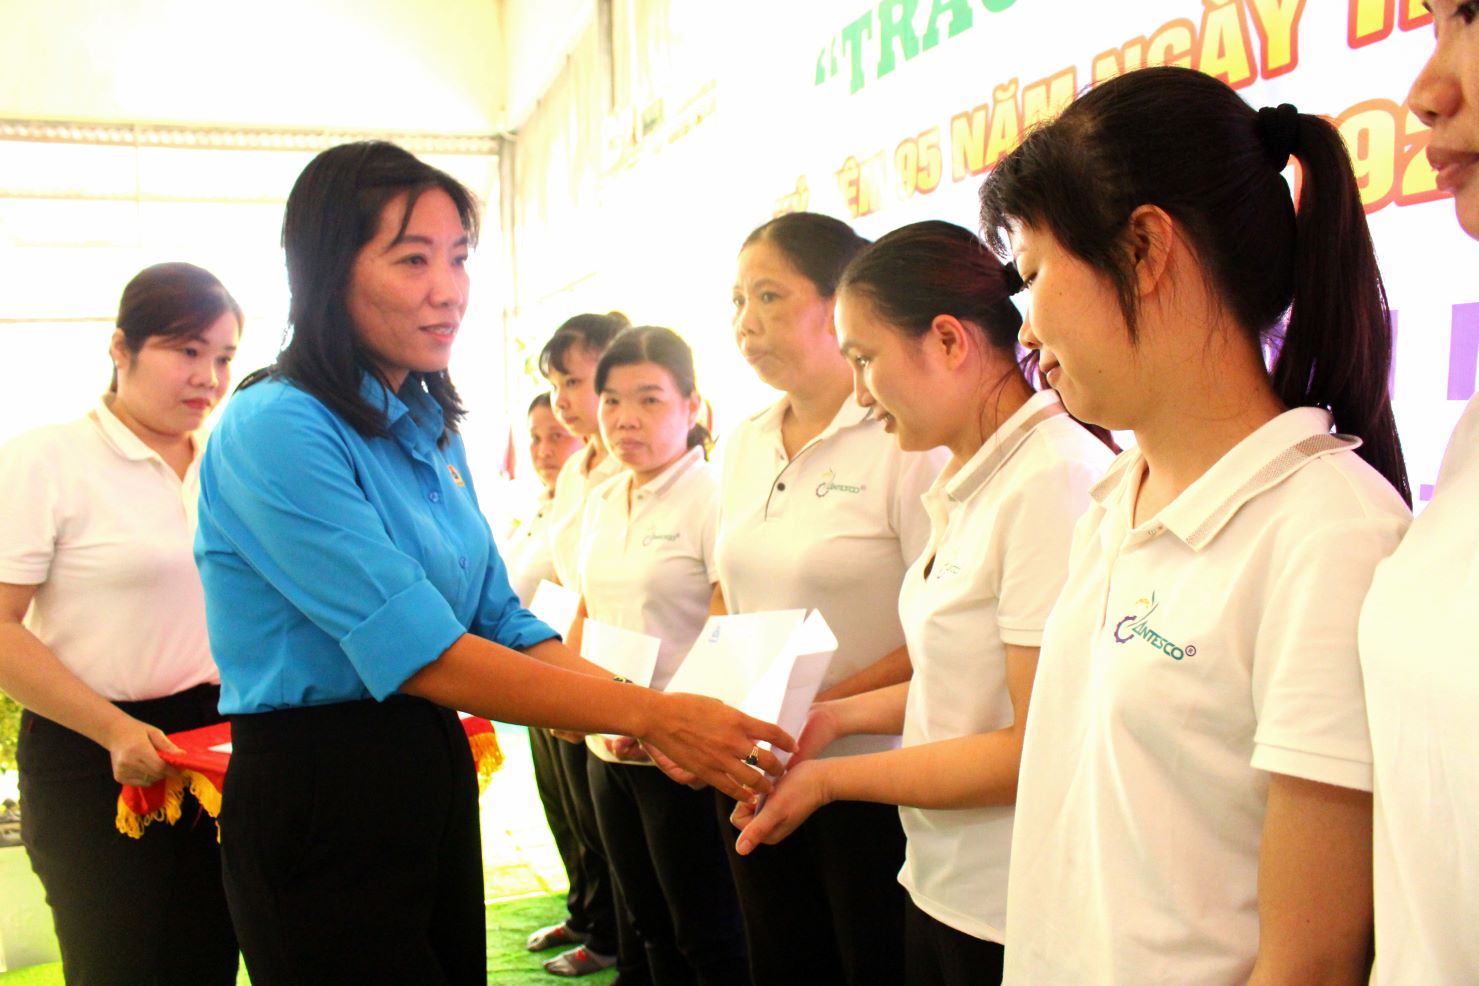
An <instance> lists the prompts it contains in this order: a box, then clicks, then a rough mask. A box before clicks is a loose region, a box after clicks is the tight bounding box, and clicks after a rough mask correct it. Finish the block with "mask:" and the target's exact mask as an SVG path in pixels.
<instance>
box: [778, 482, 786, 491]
mask: <svg viewBox="0 0 1479 986" xmlns="http://www.w3.org/2000/svg"><path fill="white" fill-rule="evenodd" d="M775 488H776V489H778V490H780V491H782V492H785V489H786V484H785V483H776V484H775Z"/></svg>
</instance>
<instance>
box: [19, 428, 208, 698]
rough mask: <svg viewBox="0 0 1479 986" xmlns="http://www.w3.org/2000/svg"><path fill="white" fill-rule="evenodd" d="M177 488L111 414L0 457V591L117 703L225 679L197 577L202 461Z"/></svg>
mask: <svg viewBox="0 0 1479 986" xmlns="http://www.w3.org/2000/svg"><path fill="white" fill-rule="evenodd" d="M204 444H205V443H204V441H203V440H201V439H199V438H197V440H196V444H195V449H196V459H195V461H194V462H192V463H191V464H190V467H189V469H188V470H187V471H186V473H185V477H184V479H183V480H182V479H181V478H180V477H179V476H177V475H176V474H175V472H174V470H173V469H171V468H170V467H169V466H168V465H166V464H165V462H164V460H163V459H161V458H160V457H159V454H158V453H156V452H155V451H154V450H153V449H151V448H149V447H148V446H147V445H145V444H144V443H143V441H141V440H140V439H139V437H138V436H137V435H135V434H134V433H133V432H131V431H129V430H128V427H127V426H126V425H125V424H124V423H123V422H122V421H119V420H118V418H117V417H115V416H114V414H113V412H112V411H110V410H109V409H108V406H107V405H106V404H105V403H102V402H99V404H98V406H97V407H96V408H94V409H93V410H92V411H90V412H89V413H88V414H87V415H86V416H85V417H83V418H80V419H78V420H76V421H70V422H67V423H65V424H59V425H51V426H48V427H44V428H39V429H37V430H35V431H32V432H28V433H27V434H24V435H21V436H19V437H18V438H15V439H13V440H11V441H10V442H8V443H6V444H5V445H4V446H0V518H4V519H3V521H0V582H9V583H12V584H14V585H34V586H38V587H39V588H37V590H36V595H35V597H34V598H33V599H32V601H31V607H30V610H29V611H28V612H27V614H26V621H25V624H26V627H27V628H28V629H30V631H31V632H32V633H34V634H35V635H36V637H37V638H38V639H40V641H41V642H42V643H43V644H45V645H46V646H47V647H48V648H50V649H51V652H52V653H53V654H55V655H56V656H57V658H58V659H59V660H60V661H61V662H62V663H63V664H64V665H66V666H67V668H68V669H69V670H71V671H72V672H73V673H74V674H76V675H77V677H79V678H81V679H82V681H83V682H84V683H86V685H87V686H88V687H89V688H91V689H92V690H93V691H95V692H97V693H98V694H99V695H101V696H103V697H104V698H106V699H109V700H110V701H130V700H137V699H149V698H159V697H161V696H164V695H172V694H174V693H176V692H180V691H184V690H185V689H187V688H193V687H194V686H196V685H199V684H202V683H204V682H214V681H219V680H220V676H219V675H218V674H217V672H216V666H215V664H214V663H212V661H211V653H210V643H209V641H208V639H207V637H206V629H205V595H204V593H203V592H202V590H201V587H200V574H199V572H197V571H196V568H195V557H194V555H193V553H192V552H193V546H194V541H195V506H196V499H197V497H198V496H199V492H200V480H199V472H198V468H199V464H200V459H199V455H200V450H201V449H202V448H203V447H204Z"/></svg>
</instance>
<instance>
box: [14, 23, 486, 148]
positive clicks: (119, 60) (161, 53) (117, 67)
mask: <svg viewBox="0 0 1479 986" xmlns="http://www.w3.org/2000/svg"><path fill="white" fill-rule="evenodd" d="M0 25H3V28H0V117H7V116H8V117H20V118H30V119H64V120H89V121H103V120H106V121H114V120H127V121H150V122H171V123H212V124H237V125H261V126H280V127H291V126H297V127H347V128H365V129H375V130H391V129H403V130H409V131H415V132H428V131H442V132H462V133H492V132H495V131H496V130H498V129H499V125H500V122H501V109H502V106H503V103H504V94H503V64H504V63H503V59H502V58H501V57H500V48H501V46H502V44H501V40H500V38H501V30H500V17H499V9H498V0H433V2H428V3H404V2H399V0H252V2H245V0H41V2H37V0H0Z"/></svg>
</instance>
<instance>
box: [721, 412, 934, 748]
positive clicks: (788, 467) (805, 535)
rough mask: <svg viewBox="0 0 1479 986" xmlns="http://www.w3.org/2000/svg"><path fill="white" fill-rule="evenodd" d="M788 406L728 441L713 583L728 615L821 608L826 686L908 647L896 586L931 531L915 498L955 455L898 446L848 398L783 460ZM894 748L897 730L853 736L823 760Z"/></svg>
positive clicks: (759, 417) (748, 423)
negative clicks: (826, 634)
mask: <svg viewBox="0 0 1479 986" xmlns="http://www.w3.org/2000/svg"><path fill="white" fill-rule="evenodd" d="M788 404H789V398H782V399H781V401H780V402H779V403H777V404H775V405H773V406H772V407H770V408H767V409H766V410H764V411H761V412H760V413H759V414H756V415H753V416H751V417H750V418H748V419H746V420H744V421H742V422H740V424H739V426H738V427H736V428H735V430H734V431H733V432H732V433H731V434H730V435H729V437H728V438H726V439H725V440H724V458H723V465H724V481H723V483H722V485H721V491H722V495H721V500H720V508H719V545H718V558H719V584H720V586H721V587H722V588H723V590H724V601H725V604H726V606H727V607H728V609H729V612H731V613H754V612H761V611H764V610H776V609H802V608H805V609H818V610H821V613H822V616H823V618H824V619H826V621H827V625H828V626H830V627H831V628H832V631H833V632H834V633H835V634H836V635H837V653H836V654H835V655H834V656H833V658H832V663H831V665H830V666H829V667H828V669H827V676H826V678H825V679H824V680H823V682H822V688H823V689H825V688H828V687H830V686H832V685H834V684H836V683H837V682H838V681H841V680H842V679H844V678H847V677H849V676H851V675H852V674H854V673H856V672H858V671H860V670H862V669H863V668H865V667H867V666H868V665H870V664H872V663H874V662H875V661H877V660H878V659H879V658H881V657H883V656H884V655H885V654H887V653H889V652H890V651H892V650H894V649H895V648H897V647H898V646H899V645H900V644H902V643H903V642H904V629H903V627H902V626H901V625H900V624H899V608H898V600H899V584H900V582H901V581H902V580H903V577H904V570H905V569H906V568H908V567H909V563H910V562H912V561H913V560H914V559H915V558H917V557H918V556H919V553H920V551H921V550H923V548H924V545H925V542H926V541H927V540H928V538H929V518H928V516H926V514H925V512H924V506H923V504H921V503H920V499H919V498H920V496H921V495H922V494H923V493H924V491H925V490H926V489H928V488H929V485H930V483H931V482H932V481H933V480H934V478H935V477H936V476H937V475H939V473H940V470H941V469H942V468H943V467H944V465H945V463H946V462H947V461H948V460H949V458H950V455H949V453H948V452H947V451H946V450H945V449H934V450H932V451H930V452H902V451H900V450H899V446H898V443H897V442H896V441H894V437H893V436H892V435H890V434H888V433H887V432H886V431H884V430H883V423H882V422H881V421H879V420H878V419H877V418H875V417H874V416H873V413H872V410H871V409H867V408H863V407H861V406H860V405H859V404H858V403H857V401H856V400H855V399H854V398H852V397H848V399H847V401H846V402H845V403H843V405H842V408H841V409H840V410H839V411H838V412H837V414H836V416H835V417H834V418H833V419H832V423H831V424H829V425H828V426H827V427H826V428H825V429H824V430H823V431H822V433H821V434H820V435H818V436H817V437H816V438H814V439H812V441H811V442H810V443H809V444H808V445H807V446H806V447H805V448H803V449H801V450H800V451H799V452H797V453H796V456H795V457H794V458H792V459H790V460H787V458H786V451H785V447H784V445H783V444H782V442H781V419H782V418H783V417H784V415H785V411H786V407H787V406H788ZM897 745H898V738H897V737H894V736H848V737H844V738H843V739H841V740H838V741H837V742H836V743H833V744H832V745H831V746H829V747H828V748H827V750H826V755H827V756H839V755H842V754H851V753H872V752H874V751H877V750H887V749H892V748H894V747H896V746H897Z"/></svg>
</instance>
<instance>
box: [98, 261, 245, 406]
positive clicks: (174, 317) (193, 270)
mask: <svg viewBox="0 0 1479 986" xmlns="http://www.w3.org/2000/svg"><path fill="white" fill-rule="evenodd" d="M227 312H230V313H231V314H232V315H233V316H235V318H236V328H237V331H240V330H241V325H242V314H241V306H240V305H239V304H237V303H236V299H235V298H233V297H231V293H230V292H229V291H227V290H226V286H225V285H224V284H222V283H221V282H220V280H218V279H217V278H216V275H214V274H212V273H211V272H210V271H208V270H205V269H203V268H201V267H196V266H195V265H194V264H186V263H180V262H175V263H166V264H155V265H153V266H152V267H145V268H144V269H143V270H141V271H139V272H138V273H137V274H135V275H134V276H133V278H132V279H131V280H130V281H129V282H128V284H127V285H125V286H124V288H123V296H122V297H121V298H119V299H118V319H117V321H116V322H115V323H114V324H115V325H116V326H117V327H118V330H119V331H120V332H122V333H123V348H124V349H125V350H126V351H127V352H128V353H129V355H130V356H137V355H138V354H139V350H141V349H143V348H144V343H145V342H147V341H148V340H149V339H151V338H153V337H154V336H162V337H164V338H168V339H181V338H186V337H188V336H192V335H195V334H196V333H197V332H204V331H205V330H206V329H208V328H210V327H211V326H212V325H213V324H215V322H216V320H217V319H219V318H220V317H221V316H222V315H225V314H226V313H227ZM117 392H118V368H117V367H114V368H113V379H112V380H111V381H110V382H109V384H108V393H110V394H114V393H117Z"/></svg>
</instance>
